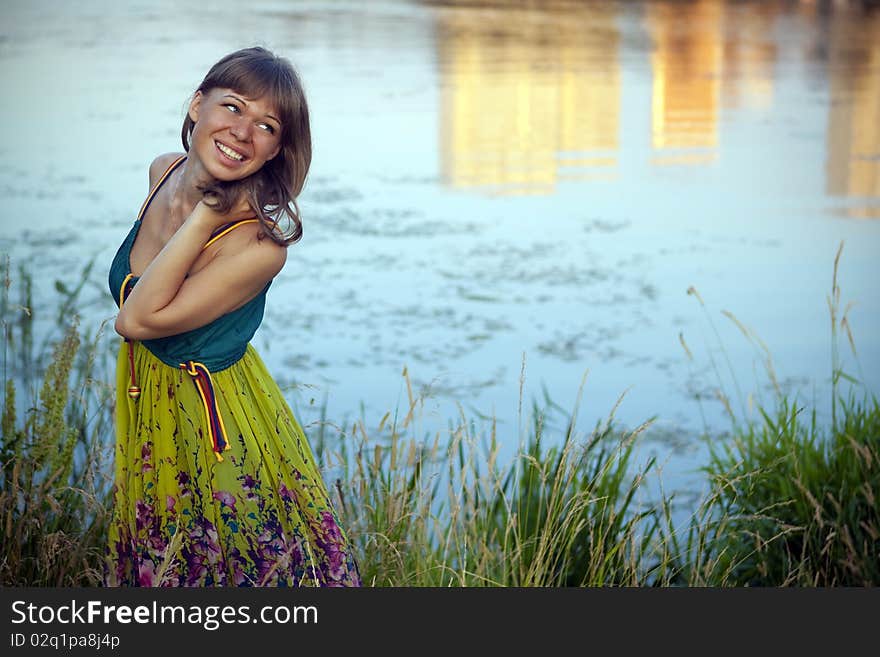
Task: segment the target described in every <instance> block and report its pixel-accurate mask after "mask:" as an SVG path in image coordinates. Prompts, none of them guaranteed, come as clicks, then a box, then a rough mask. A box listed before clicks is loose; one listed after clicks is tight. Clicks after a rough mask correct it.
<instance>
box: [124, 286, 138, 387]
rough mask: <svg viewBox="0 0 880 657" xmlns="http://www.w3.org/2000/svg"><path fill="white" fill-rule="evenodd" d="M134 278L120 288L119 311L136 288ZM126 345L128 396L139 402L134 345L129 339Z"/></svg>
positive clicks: (126, 340) (126, 339)
mask: <svg viewBox="0 0 880 657" xmlns="http://www.w3.org/2000/svg"><path fill="white" fill-rule="evenodd" d="M133 278H134V274H129V275H128V276H126V277H125V279H124V280H123V281H122V286H121V287H120V288H119V310H122V304H123V303H125V300H126V299H127V298H128V295H129V294H131V291H132V289H133V288H134V281H133V280H132V279H133ZM125 343H126V344H127V345H128V381H129V385H128V396H129V397H131V399H132V400H133V401H137V400H138V397H140V396H141V389H140V387H139V386H138V384H137V378H136V377H135V373H134V344H133V343H132V341H131V340H129V339H128V338H125Z"/></svg>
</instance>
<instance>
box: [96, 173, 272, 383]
mask: <svg viewBox="0 0 880 657" xmlns="http://www.w3.org/2000/svg"><path fill="white" fill-rule="evenodd" d="M185 159H186V158H185V157H181V158H179V159H178V160H177V161H176V162H174V164H172V165H171V166H170V167H168V169H167V170H166V171H165V173H164V174H163V175H162V178H161V179H160V180H159V182H158V183H156V186H155V187H154V188H153V189H152V191H151V192H150V194H149V196H148V197H147V199H146V201H144V204H143V206H142V207H141V211H140V212H139V213H138V218H137V220H136V221H135V222H134V226H132V227H131V230H130V231H128V235H127V236H126V237H125V241H123V242H122V244H121V245H120V247H119V249H118V250H117V251H116V255H115V256H114V258H113V262H112V263H111V265H110V276H109V283H110V293H111V294H112V295H113V300H114V301H115V302H116V305H117V306H119V304H120V295H122V300H123V301H124V299H125V297H126V296H127V294H128V292H130V290H131V287H132V286H133V285H134V284H136V283H137V280H138V277H136V276H133V277H131V278H130V279H129V280H128V283H127V284H126V289H125V290H124V291H123V290H122V286H123V284H124V283H125V282H126V278H128V276H129V274H131V247H132V245H133V244H134V241H135V239H137V234H138V231H139V230H140V227H141V222H142V221H143V217H144V214H145V213H146V211H147V208H148V207H149V206H150V203H151V202H152V200H153V198H154V197H155V195H156V192H157V191H158V190H159V188H160V187H161V186H162V183H164V182H165V180H166V178H167V177H168V176H169V175H170V174H171V172H172V171H173V170H174V169H176V168H177V167H178V166H179V165H180V164H181V163H182V162H183V161H184V160H185ZM237 223H245V222H233V223H232V224H227V225H226V226H221V227H220V228H218V229H217V230H216V231H214V233H213V235H212V236H211V237H212V238H213V237H214V236H216V235H218V234H220V233H223V232H224V231H226V230H228V229H230V227H234V226H235V225H236V224H237ZM248 223H249V222H248ZM271 284H272V281H269V282H268V283H266V287H264V288H263V289H262V290H261V291H260V293H259V294H258V295H257V296H255V297H254V298H253V299H251V300H250V301H248V302H247V303H246V304H245V305H243V306H242V307H241V308H238V309H237V310H233V311H232V312H230V313H227V314H225V315H223V316H221V317H218V318H217V319H215V320H214V321H213V322H211V323H209V324H205V325H204V326H201V327H199V328H197V329H193V330H192V331H187V332H185V333H180V334H178V335H171V336H168V337H165V338H158V339H156V340H142V341H141V344H143V345H144V346H145V347H146V348H147V349H149V350H150V351H151V352H152V353H153V354H154V355H155V356H156V357H157V358H158V359H159V360H161V361H162V362H163V363H166V364H167V365H170V366H172V367H180V366H181V364H182V363H187V362H189V361H195V362H198V363H202V364H203V365H204V366H205V367H206V368H207V369H208V371H209V372H216V371H218V370H222V369H226V368H227V367H229V366H230V365H232V364H234V363H236V362H237V361H238V360H239V359H240V358H241V357H242V356H244V352H245V350H246V349H247V346H248V342H250V340H251V338H253V337H254V333H255V332H256V330H257V328H259V326H260V322H262V321H263V310H264V309H265V307H266V292H267V291H268V290H269V286H270V285H271Z"/></svg>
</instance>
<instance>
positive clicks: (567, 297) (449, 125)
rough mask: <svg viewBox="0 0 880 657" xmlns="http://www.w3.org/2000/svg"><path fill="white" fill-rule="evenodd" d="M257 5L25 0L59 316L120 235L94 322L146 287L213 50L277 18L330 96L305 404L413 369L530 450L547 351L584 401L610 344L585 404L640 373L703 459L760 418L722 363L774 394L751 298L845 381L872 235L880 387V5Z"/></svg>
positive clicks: (426, 411)
mask: <svg viewBox="0 0 880 657" xmlns="http://www.w3.org/2000/svg"><path fill="white" fill-rule="evenodd" d="M244 7H245V5H243V4H242V3H240V2H231V1H228V0H215V1H214V2H212V3H211V8H212V9H211V10H210V11H208V10H201V11H198V12H196V11H195V10H194V9H181V8H180V7H179V6H178V3H172V2H168V1H167V0H158V1H157V0H151V2H149V3H147V2H143V3H137V2H133V3H119V4H117V3H113V2H109V1H107V2H103V1H96V2H87V3H57V2H48V1H46V0H37V1H28V2H24V1H22V0H16V1H12V2H5V3H4V6H3V10H2V11H3V21H2V27H0V74H2V79H3V82H4V84H3V87H4V93H3V100H2V101H0V102H2V104H3V117H4V131H3V132H4V137H3V139H2V140H0V176H2V185H0V250H2V251H4V252H6V253H8V254H9V256H10V257H11V259H12V262H13V264H14V265H17V264H18V263H25V262H26V263H29V264H30V267H31V270H32V271H33V272H35V274H37V275H38V280H37V282H36V288H37V298H38V299H39V301H40V305H38V307H37V309H36V311H37V316H38V318H42V320H41V322H42V323H41V326H43V327H44V330H45V327H48V325H49V324H50V323H51V322H50V317H51V314H52V312H51V311H52V307H53V305H54V302H55V299H56V298H57V295H56V293H55V292H54V285H55V281H56V280H57V279H64V280H68V279H69V280H75V279H77V278H78V276H79V272H80V271H81V270H82V268H83V266H84V264H85V262H86V261H87V260H88V259H89V258H92V257H95V258H97V265H96V267H95V270H94V271H93V273H92V275H91V278H90V281H89V285H88V286H87V290H86V292H85V293H84V303H83V304H82V307H81V311H82V313H83V326H84V327H89V328H90V329H91V330H92V331H94V330H96V328H97V327H98V326H99V325H100V324H101V322H103V321H105V320H108V319H111V318H112V317H113V316H114V310H115V306H114V305H113V302H112V300H111V299H110V297H109V293H108V291H107V289H106V270H107V268H108V267H109V263H110V260H111V258H112V256H113V254H114V252H115V250H116V248H117V246H118V245H119V243H120V242H121V241H122V239H123V238H124V236H125V234H126V232H127V231H128V229H129V227H130V224H131V222H132V221H133V220H134V218H135V213H136V212H137V209H138V207H139V206H140V204H141V201H142V200H143V197H144V196H145V194H146V191H147V190H146V184H147V166H148V164H149V162H150V161H151V160H152V158H153V157H155V156H156V155H157V154H159V153H163V152H167V151H175V150H179V149H180V147H179V137H178V135H179V131H180V123H181V121H182V118H183V113H184V107H185V106H186V102H187V99H188V95H189V94H190V93H191V92H192V90H193V89H194V88H195V86H196V85H197V84H198V82H199V81H200V79H201V77H202V75H203V74H204V73H205V71H206V70H207V69H208V67H209V66H210V65H211V64H212V63H213V62H214V61H216V60H217V59H218V58H219V57H221V56H222V55H224V54H226V53H227V52H229V51H231V50H233V49H236V48H239V47H243V46H246V45H252V44H254V43H261V44H264V45H266V46H268V47H270V48H273V49H275V50H277V51H278V52H279V53H281V54H284V55H286V56H288V57H289V58H290V59H291V60H292V61H293V62H294V63H295V64H296V65H297V67H298V68H299V70H300V72H301V75H302V77H303V80H304V83H305V85H306V90H307V93H308V97H309V101H310V106H311V111H312V120H313V138H314V152H315V155H314V160H313V164H312V169H311V172H310V177H309V182H308V184H307V188H306V191H305V193H304V194H303V196H302V198H301V207H302V210H303V214H304V218H305V237H304V239H303V240H302V242H301V243H300V244H298V245H296V246H295V247H292V248H291V251H290V256H289V258H288V264H287V266H286V268H285V270H284V271H283V272H282V274H281V275H280V276H279V277H278V278H277V279H276V281H275V283H274V285H273V287H272V289H271V291H270V293H269V304H268V309H267V314H266V320H265V323H264V325H263V327H262V328H261V329H260V331H259V333H258V334H257V336H256V338H255V340H254V344H255V346H256V347H257V349H258V350H259V351H260V352H261V354H262V355H263V357H264V359H265V360H266V361H267V364H268V365H269V368H270V370H271V371H272V372H273V374H274V375H275V376H276V378H277V379H278V380H279V382H280V383H282V384H283V385H289V386H293V385H294V384H296V387H291V388H289V390H288V392H289V398H290V401H291V402H292V403H293V404H294V405H295V407H296V408H297V411H298V413H300V415H301V418H302V419H303V421H304V422H305V423H308V422H311V421H314V420H315V418H316V417H317V407H318V406H319V405H320V404H321V403H322V402H323V401H324V400H325V399H326V404H327V411H328V415H329V417H331V418H333V419H334V420H335V421H337V422H340V423H341V422H343V421H344V420H345V419H346V418H348V419H349V420H350V419H351V418H353V417H355V416H357V415H359V414H360V413H361V410H360V408H361V405H363V413H364V416H365V418H366V421H367V425H368V426H371V425H373V426H375V424H377V423H378V420H379V418H380V417H381V416H382V415H383V414H384V412H385V411H386V410H391V409H393V408H395V407H397V406H398V404H400V407H401V409H404V411H405V406H406V404H405V402H406V392H405V391H406V388H405V383H404V379H403V377H402V376H401V372H402V371H403V370H404V368H407V371H408V372H409V375H410V378H411V380H412V382H413V386H414V391H415V392H416V393H421V394H422V395H423V396H424V405H423V406H422V413H421V417H422V420H421V424H420V425H419V431H424V432H429V431H434V430H438V429H443V428H444V427H446V426H447V422H448V421H449V420H450V419H451V418H454V417H455V416H456V415H457V412H458V411H457V406H456V405H457V404H461V406H462V408H463V409H464V412H465V414H466V415H468V417H473V418H477V417H478V414H484V415H487V416H489V415H494V416H496V417H497V418H498V421H499V437H500V439H501V441H502V443H503V445H504V449H505V450H507V451H508V452H509V453H512V452H513V451H515V449H516V446H517V445H518V430H519V429H518V419H517V418H518V402H519V396H520V373H521V369H522V365H523V362H525V383H524V389H523V397H524V404H525V405H526V407H528V405H529V404H530V403H531V400H532V399H533V398H535V399H538V400H539V401H541V400H543V399H544V394H545V391H546V394H547V395H548V396H549V397H550V398H551V399H552V400H553V401H554V402H556V403H557V404H559V405H560V406H562V407H563V408H566V409H571V408H573V406H574V403H575V399H576V395H577V391H578V387H579V385H580V382H581V380H582V378H583V376H584V374H585V373H587V379H586V385H585V387H584V390H583V400H582V403H581V407H580V423H581V424H580V426H582V427H583V428H584V429H588V428H589V427H591V426H592V425H593V424H594V423H595V422H596V421H597V420H598V419H600V418H605V417H606V416H607V415H608V414H609V412H610V411H611V409H612V407H613V406H614V404H615V402H616V401H617V400H618V398H619V397H620V395H621V394H623V393H625V397H624V400H623V401H622V403H621V404H620V406H619V407H618V408H617V410H616V416H615V417H616V418H617V420H618V421H620V422H621V423H622V424H623V425H625V426H627V427H635V426H637V425H639V424H640V423H642V422H644V421H645V420H647V419H648V418H651V417H655V418H656V419H655V421H654V424H653V426H652V429H651V431H650V432H649V433H648V435H647V438H648V439H647V440H646V442H645V453H654V454H656V455H657V456H658V457H659V458H660V461H661V462H663V463H665V464H666V466H665V467H666V476H667V482H668V485H669V486H670V487H672V488H675V487H676V486H685V485H686V484H685V482H686V481H688V477H689V476H690V475H689V474H688V472H689V469H691V468H693V467H695V466H697V465H699V464H700V463H701V459H702V457H703V450H702V448H701V447H700V446H699V443H698V442H697V441H696V440H694V438H693V436H694V434H695V433H696V432H699V431H700V430H702V429H703V428H704V427H706V426H707V427H709V428H710V429H711V430H712V431H713V432H717V433H721V432H723V431H726V430H727V429H728V428H729V422H728V421H727V420H726V419H725V417H724V412H723V407H722V405H721V404H720V403H719V402H718V401H717V400H715V398H714V393H713V390H714V389H715V388H717V387H718V386H719V383H720V385H722V386H723V387H724V389H725V391H726V392H727V394H728V395H729V396H730V397H731V398H732V401H733V403H734V407H735V408H736V409H742V408H745V411H746V412H749V408H750V407H751V406H750V405H751V403H753V402H755V401H759V400H761V399H763V400H764V401H769V400H770V392H771V387H770V384H769V380H768V377H767V375H766V372H765V368H764V364H763V363H764V361H763V351H762V349H761V348H760V347H758V346H755V343H754V342H750V341H749V340H747V339H746V338H745V336H744V335H743V333H742V332H741V331H740V330H739V329H738V328H737V327H736V325H735V324H734V323H733V322H732V321H731V320H729V319H728V318H727V317H725V316H724V315H723V314H722V311H723V310H727V311H730V312H731V313H733V314H734V315H735V317H736V318H737V319H738V320H739V321H740V322H742V323H743V324H744V325H745V326H747V327H749V329H751V330H752V331H754V333H755V334H756V335H758V336H760V339H761V340H762V341H763V343H764V344H765V345H766V347H767V349H768V350H769V353H770V354H771V355H772V358H773V366H774V368H775V372H776V374H777V376H778V379H779V381H780V384H781V386H782V388H783V389H784V390H785V391H787V392H791V393H797V394H799V395H800V396H801V398H802V399H803V400H804V401H806V402H810V401H812V400H813V399H816V400H817V403H818V404H819V408H820V410H821V411H822V412H823V413H826V412H827V410H828V407H827V399H828V389H829V377H830V367H831V365H830V329H829V319H828V317H829V315H828V310H827V307H826V296H827V294H828V293H829V291H830V287H831V275H832V263H833V259H834V255H835V252H836V249H837V247H838V245H839V244H840V242H841V241H843V242H844V243H845V246H844V251H843V256H842V259H841V265H840V282H841V287H842V300H843V302H844V304H845V303H846V302H848V301H853V302H855V303H854V305H853V307H852V308H851V310H850V311H849V317H848V319H849V322H850V325H851V327H852V331H853V336H854V338H855V341H856V346H857V348H858V355H859V363H856V362H855V361H854V359H853V357H852V355H851V352H850V351H849V347H846V346H845V347H844V349H843V350H842V353H843V355H844V361H845V364H846V366H847V370H848V371H849V372H850V373H852V374H853V375H855V376H864V377H865V378H866V381H867V384H868V386H869V388H870V389H871V390H873V391H877V390H878V388H880V386H878V383H880V368H878V367H877V365H878V364H880V295H878V294H877V290H878V281H880V261H878V253H880V11H873V12H871V11H867V10H863V9H862V8H861V5H859V4H857V3H852V4H847V3H845V2H841V3H834V6H833V8H829V7H828V3H824V4H823V3H811V2H803V3H797V2H785V3H783V2H778V3H777V2H753V3H743V2H736V3H726V2H721V1H719V0H699V1H693V2H649V3H644V2H621V3H614V2H580V3H568V2H546V3H537V2H535V3H526V2H500V1H498V2H462V3H458V2H442V3H430V2H381V3H380V2H376V3H372V2H371V3H359V2H297V3H293V2H281V1H276V2H269V1H265V0H257V1H255V2H251V3H248V4H247V6H246V8H244ZM690 286H694V287H695V288H696V290H697V291H698V292H699V295H700V298H701V299H702V300H703V301H704V302H705V310H704V309H703V308H702V307H701V305H700V303H699V301H698V300H697V297H696V296H694V295H688V294H687V290H688V288H689V287H690ZM111 326H112V324H111V325H110V326H107V327H106V333H107V334H106V335H105V338H104V339H105V341H106V343H107V351H108V353H109V352H110V351H111V350H113V349H114V348H115V346H116V344H117V342H118V337H117V336H115V334H113V333H112V328H111ZM713 326H714V327H715V328H714V329H713ZM716 329H717V336H716V333H715V330H716ZM682 339H683V340H684V343H685V344H686V345H687V346H688V347H689V349H690V351H691V353H692V355H693V360H689V359H688V357H687V355H686V353H685V349H684V348H683V345H682ZM722 346H723V351H722V350H721V347H722ZM713 362H714V363H715V364H716V365H717V369H718V372H719V373H720V375H716V374H715V370H714V368H713V364H712V363H713ZM859 364H860V366H861V371H859ZM731 371H732V372H734V374H733V375H731ZM719 376H720V379H719ZM697 397H701V398H704V400H703V401H702V402H698V401H697V400H696V398H697ZM311 400H314V403H313V404H311V405H310V403H311ZM740 400H741V401H740Z"/></svg>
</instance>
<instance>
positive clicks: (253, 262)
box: [214, 224, 287, 280]
mask: <svg viewBox="0 0 880 657" xmlns="http://www.w3.org/2000/svg"><path fill="white" fill-rule="evenodd" d="M260 233H261V228H260V227H259V226H258V225H255V224H249V225H243V226H241V227H240V228H239V229H237V230H233V231H231V232H230V233H229V234H227V235H224V236H223V238H222V239H220V240H219V241H218V242H217V244H216V246H217V247H218V248H217V251H216V257H215V258H214V259H215V260H219V261H220V262H226V263H229V262H230V260H231V261H232V262H236V263H240V264H241V265H242V266H243V267H246V268H248V269H251V270H253V271H254V272H259V274H260V275H261V276H263V277H265V278H266V280H269V279H271V278H274V277H275V275H276V274H278V273H279V272H280V271H281V269H282V268H283V267H284V264H285V263H286V262H287V247H286V246H282V245H281V244H278V243H277V242H275V241H273V240H271V239H269V238H268V237H266V236H264V235H263V236H261V235H260ZM261 237H262V239H260V238H261ZM224 266H226V265H224Z"/></svg>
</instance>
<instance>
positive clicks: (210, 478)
mask: <svg viewBox="0 0 880 657" xmlns="http://www.w3.org/2000/svg"><path fill="white" fill-rule="evenodd" d="M133 346H134V370H135V374H136V376H137V382H138V385H139V386H140V388H141V390H142V392H141V395H140V398H139V399H138V400H136V401H133V400H132V399H131V398H129V396H128V394H127V391H128V386H129V376H130V375H129V355H128V345H127V344H126V343H125V342H124V341H122V343H121V347H120V350H119V356H118V360H117V368H116V388H117V395H116V463H115V480H114V487H113V495H114V507H113V517H112V521H111V526H110V531H109V537H108V539H109V540H108V550H109V553H108V572H107V576H106V583H107V584H108V585H109V586H360V575H359V573H358V568H357V563H356V561H355V558H354V555H353V554H352V546H351V545H350V543H349V542H348V539H347V538H346V535H345V532H344V531H343V530H342V528H341V527H340V526H339V523H338V516H337V514H336V511H335V510H334V508H333V505H332V503H331V501H330V498H329V496H328V494H327V488H326V486H325V484H324V481H323V478H322V476H321V472H320V470H319V467H318V464H317V463H316V462H315V459H314V457H313V455H312V450H311V448H310V447H309V444H308V442H307V440H306V437H305V435H304V434H303V430H302V428H301V427H300V425H299V423H298V422H297V420H296V418H295V417H294V416H293V412H292V411H291V410H290V407H289V406H288V405H287V402H286V401H285V400H284V398H283V396H282V394H281V391H280V390H279V388H278V385H277V384H276V383H275V381H274V380H273V379H272V377H271V375H270V374H269V372H268V370H267V369H266V366H265V364H264V363H263V361H262V359H261V358H260V357H259V355H258V354H257V352H256V350H255V349H254V348H253V346H251V345H248V347H247V352H246V353H245V355H244V356H243V357H242V358H241V360H239V361H238V362H237V363H235V364H234V365H232V366H231V367H228V368H226V369H224V370H221V371H219V372H215V373H212V374H211V379H212V381H213V388H214V393H215V395H216V398H217V406H218V408H219V410H220V414H221V417H222V420H223V425H224V427H225V430H226V441H227V442H228V443H229V445H230V447H229V449H228V450H227V451H224V452H223V453H222V456H223V460H222V461H218V459H217V457H216V455H215V453H214V451H213V449H212V444H211V442H210V436H209V432H208V429H207V427H208V424H207V418H206V411H205V405H204V403H203V401H202V398H201V396H200V395H199V392H198V389H197V387H196V386H195V385H194V383H193V379H192V378H191V377H190V375H189V374H187V373H186V372H185V371H183V370H181V369H178V368H174V367H171V366H169V365H166V364H165V363H163V362H162V361H161V360H159V359H158V358H156V356H154V355H153V354H152V353H151V352H150V351H149V350H148V349H147V348H146V347H144V346H143V345H142V344H140V343H139V342H134V343H133Z"/></svg>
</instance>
